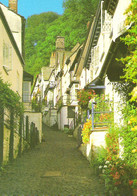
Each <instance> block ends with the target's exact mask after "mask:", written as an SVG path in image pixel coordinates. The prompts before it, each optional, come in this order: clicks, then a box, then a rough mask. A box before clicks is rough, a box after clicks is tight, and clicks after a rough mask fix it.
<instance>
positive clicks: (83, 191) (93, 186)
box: [0, 130, 104, 196]
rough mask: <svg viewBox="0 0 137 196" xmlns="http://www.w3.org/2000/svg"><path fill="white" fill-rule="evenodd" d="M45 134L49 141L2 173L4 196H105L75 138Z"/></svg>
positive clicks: (0, 179) (49, 132)
mask: <svg viewBox="0 0 137 196" xmlns="http://www.w3.org/2000/svg"><path fill="white" fill-rule="evenodd" d="M45 131H46V132H45V133H46V142H42V143H41V144H39V145H38V146H37V147H35V149H33V150H31V151H28V152H26V153H24V155H23V156H22V157H21V158H18V159H16V160H15V161H14V162H13V163H12V164H10V165H8V166H6V167H5V168H4V171H3V172H2V173H0V195H10V196H11V195H16V196H17V195H19V196H21V195H27V196H30V195H32V196H41V195H50V196H52V195H54V196H55V195H56V196H57V195H59V196H62V195H63V196H67V195H73V196H74V195H75V196H77V195H83V196H85V195H90V196H102V195H103V190H104V187H103V185H101V184H100V180H99V179H98V177H96V176H95V175H94V174H93V173H92V169H91V168H90V165H89V162H88V161H87V160H86V159H85V157H83V155H82V154H81V153H80V152H79V150H78V149H77V148H76V146H77V143H76V141H75V139H74V138H72V137H68V135H66V134H64V133H62V132H60V131H53V130H48V131H47V130H45Z"/></svg>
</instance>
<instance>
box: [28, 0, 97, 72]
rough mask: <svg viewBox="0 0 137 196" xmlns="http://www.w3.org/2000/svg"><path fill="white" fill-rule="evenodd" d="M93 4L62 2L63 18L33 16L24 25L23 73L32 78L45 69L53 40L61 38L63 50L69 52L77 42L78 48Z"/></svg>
mask: <svg viewBox="0 0 137 196" xmlns="http://www.w3.org/2000/svg"><path fill="white" fill-rule="evenodd" d="M97 4H98V1H97V0H65V1H64V3H63V7H64V14H63V15H62V16H59V15H57V14H55V13H51V12H49V13H43V14H40V15H33V16H31V17H29V18H28V19H27V24H26V38H25V44H26V68H25V69H26V71H28V72H30V73H31V74H33V75H35V74H37V73H39V72H40V69H41V67H43V66H48V65H49V60H50V55H51V52H53V51H54V50H55V41H56V37H57V36H64V37H65V49H66V50H71V49H72V48H73V47H74V46H75V44H76V43H77V42H79V43H80V44H82V43H83V42H84V40H85V38H86V35H87V22H88V21H91V18H92V17H91V16H92V15H94V13H95V8H96V6H97Z"/></svg>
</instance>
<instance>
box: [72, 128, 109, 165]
mask: <svg viewBox="0 0 137 196" xmlns="http://www.w3.org/2000/svg"><path fill="white" fill-rule="evenodd" d="M80 129H81V127H80V126H79V127H77V128H76V129H75V131H74V133H73V135H74V137H75V138H76V139H77V141H78V145H79V144H80V142H81V140H80V139H81V138H80V134H81V133H80V132H81V131H80ZM106 133H107V129H100V130H93V132H92V133H91V134H90V140H89V143H88V144H81V145H79V146H80V147H79V150H80V151H81V152H82V154H83V155H84V156H85V157H86V158H87V160H88V161H91V153H92V152H95V151H96V150H97V148H98V147H101V146H103V147H105V146H106V142H105V135H106Z"/></svg>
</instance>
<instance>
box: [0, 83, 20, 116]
mask: <svg viewBox="0 0 137 196" xmlns="http://www.w3.org/2000/svg"><path fill="white" fill-rule="evenodd" d="M5 107H6V108H7V109H10V110H13V109H14V112H15V113H16V114H18V115H20V114H22V113H23V104H22V103H21V97H20V96H19V95H18V94H17V93H15V92H14V91H13V90H11V89H10V85H9V84H8V83H4V82H3V80H2V79H0V109H4V108H5Z"/></svg>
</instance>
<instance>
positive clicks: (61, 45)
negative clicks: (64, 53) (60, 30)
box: [56, 36, 65, 50]
mask: <svg viewBox="0 0 137 196" xmlns="http://www.w3.org/2000/svg"><path fill="white" fill-rule="evenodd" d="M56 49H61V50H62V49H63V50H64V49H65V39H64V37H61V36H57V39H56Z"/></svg>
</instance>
